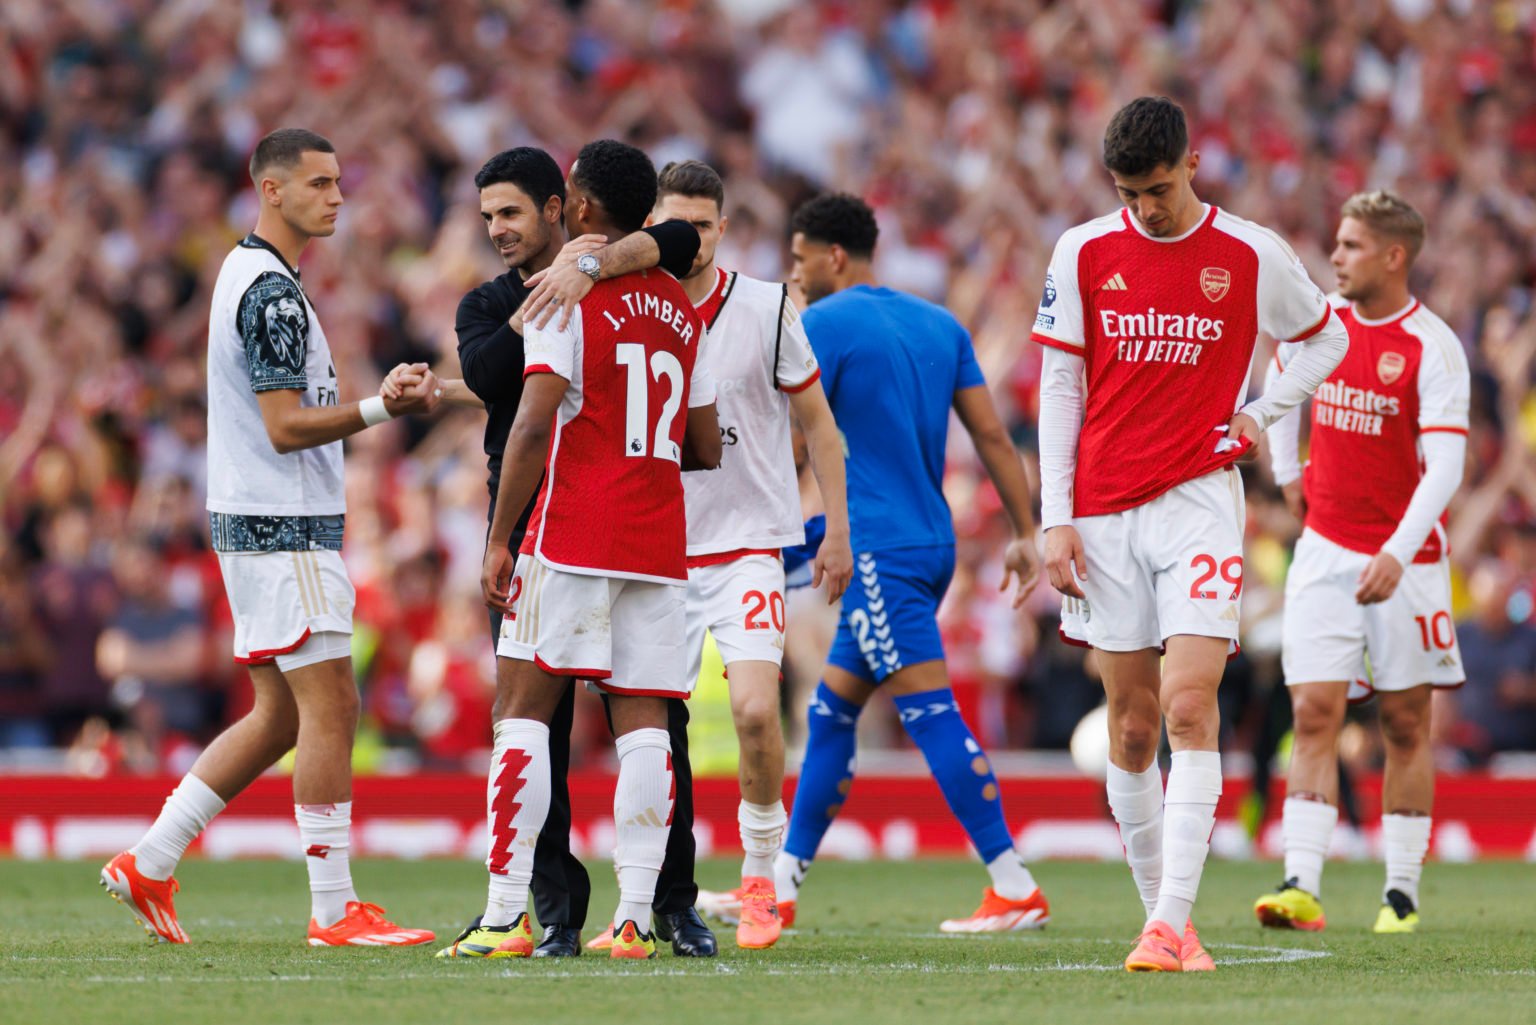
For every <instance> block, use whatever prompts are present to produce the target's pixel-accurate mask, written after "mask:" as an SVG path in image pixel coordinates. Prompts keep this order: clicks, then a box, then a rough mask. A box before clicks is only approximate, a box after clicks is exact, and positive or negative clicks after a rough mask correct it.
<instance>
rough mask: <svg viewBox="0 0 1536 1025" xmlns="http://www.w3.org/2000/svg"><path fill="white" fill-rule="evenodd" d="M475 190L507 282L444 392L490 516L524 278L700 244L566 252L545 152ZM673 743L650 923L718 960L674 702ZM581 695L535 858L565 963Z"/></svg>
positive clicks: (481, 294) (495, 164) (490, 301)
mask: <svg viewBox="0 0 1536 1025" xmlns="http://www.w3.org/2000/svg"><path fill="white" fill-rule="evenodd" d="M475 187H476V188H477V189H479V190H480V216H481V217H482V218H484V220H485V224H486V230H487V232H488V233H489V235H490V238H491V242H492V244H493V245H495V246H496V251H497V253H498V254H499V255H500V256H501V260H502V263H503V264H505V265H506V267H507V272H506V273H505V274H502V275H501V276H499V277H496V278H492V279H491V280H490V281H487V282H486V283H485V284H483V285H480V286H479V287H477V288H475V289H472V290H471V291H470V292H469V293H468V294H467V295H465V296H464V298H463V299H462V300H461V301H460V302H459V311H458V316H457V318H456V320H455V323H454V330H455V331H456V333H457V334H458V342H459V365H460V367H461V368H462V370H463V374H464V377H463V378H462V379H461V380H453V379H444V380H442V381H441V386H442V389H443V396H442V398H443V401H445V402H449V403H452V404H454V405H462V406H475V407H480V406H483V407H484V408H485V411H486V425H485V454H486V459H487V465H488V468H489V470H490V480H489V488H490V494H491V511H492V512H494V510H495V506H496V492H497V487H498V485H499V484H500V480H501V458H502V453H503V451H504V450H505V448H506V444H507V434H508V431H509V430H510V429H511V427H512V421H513V418H514V417H515V416H516V414H517V404H518V400H519V399H521V398H522V394H523V338H522V317H521V315H520V313H519V311H520V309H521V307H522V306H523V303H524V301H525V300H526V299H527V298H528V295H529V293H530V291H531V289H530V288H529V286H528V284H527V280H528V278H530V277H532V276H533V275H534V274H536V273H538V272H539V271H542V270H545V269H546V268H549V267H551V266H552V265H554V263H555V261H556V259H557V257H558V258H559V259H560V260H561V262H562V263H565V262H574V263H575V265H576V266H577V267H579V268H580V269H581V270H582V271H583V272H585V273H586V274H587V275H588V276H589V277H590V278H591V279H592V280H594V281H596V280H600V279H603V278H612V277H617V276H619V275H621V274H628V273H630V272H632V271H637V270H642V269H644V268H647V267H655V266H660V267H661V268H662V269H664V270H667V271H670V272H671V273H673V274H675V275H678V276H681V275H683V274H685V273H687V271H688V270H689V268H690V267H691V266H692V265H693V258H694V255H695V254H696V253H697V252H698V248H699V233H698V232H697V231H696V230H694V228H693V226H692V225H690V224H687V223H686V222H683V221H673V222H669V223H665V224H658V225H655V226H654V227H650V228H646V229H644V230H642V231H638V232H635V233H634V234H632V235H629V236H627V237H625V238H623V239H621V240H620V241H618V242H616V243H614V244H613V245H611V246H610V245H606V244H605V240H604V239H603V238H602V236H597V235H584V236H582V237H581V238H579V239H576V240H574V241H573V242H571V243H569V244H567V243H566V242H565V233H564V230H563V227H562V225H563V223H564V222H563V214H564V206H565V175H564V174H563V173H561V171H560V167H559V165H558V164H556V163H555V161H554V158H552V157H551V156H550V155H549V154H548V153H546V152H544V151H543V150H541V149H535V148H533V147H530V146H520V147H517V148H516V149H509V150H506V151H504V152H501V153H498V154H496V155H495V156H494V157H492V158H491V159H490V160H488V161H486V163H485V166H484V167H482V168H481V169H480V171H479V173H478V174H476V175H475ZM407 373H408V369H407V368H406V367H404V365H402V366H401V367H397V368H396V369H395V370H394V371H391V373H390V378H389V379H388V380H387V381H386V382H385V385H384V387H383V388H381V389H380V390H381V392H385V391H386V390H387V389H389V388H391V387H396V386H398V385H400V384H408V383H409V382H410V380H411V379H410V378H409V377H401V376H400V375H402V374H407ZM532 508H533V507H532V505H531V504H530V505H529V507H528V508H526V509H524V510H523V511H522V515H521V516H520V517H519V518H518V521H517V527H516V529H515V530H514V531H513V534H512V538H511V541H510V543H509V545H508V547H509V548H511V550H512V551H513V552H514V553H515V552H516V551H517V549H518V548H519V547H520V546H521V545H522V542H523V535H524V533H525V532H526V530H527V527H528V517H529V514H530V513H531V512H532ZM490 627H491V643H492V645H495V643H496V639H497V638H498V637H499V636H500V634H501V614H500V613H499V612H497V611H495V610H491V611H490ZM667 706H668V716H667V720H668V721H667V732H668V733H669V734H670V736H671V741H672V767H673V773H674V775H675V777H676V780H677V797H676V806H675V808H674V810H673V818H672V830H671V832H670V833H669V834H668V838H667V854H666V861H665V863H664V864H663V865H662V869H661V877H660V879H659V880H658V881H657V884H656V901H655V904H654V912H655V917H656V927H657V931H658V934H659V935H660V936H661V937H662V938H663V939H666V938H670V939H671V940H672V949H673V952H674V953H676V954H678V955H680V956H686V957H712V956H714V954H715V952H716V944H715V936H714V934H713V933H712V932H710V930H709V927H708V926H706V925H705V924H704V921H703V919H701V918H700V917H699V914H698V912H697V911H695V910H694V906H693V905H694V901H695V900H696V899H697V898H698V892H699V889H698V884H697V883H695V882H694V878H693V867H694V842H693V776H692V771H691V768H690V766H689V763H688V730H687V726H688V705H687V703H686V702H685V701H682V700H680V699H674V700H671V701H668V702H667ZM574 707H575V685H574V684H570V685H567V687H566V691H565V696H564V697H563V698H562V699H561V701H560V706H559V708H558V709H557V710H556V712H555V718H554V721H553V722H551V723H550V737H549V744H550V777H551V787H552V789H551V795H550V805H549V817H548V818H547V819H546V820H545V823H544V829H543V832H541V833H540V834H539V839H538V845H537V847H536V848H535V852H534V868H533V901H534V914H535V915H536V916H537V917H538V920H539V924H540V925H542V926H543V927H544V938H543V941H542V942H541V943H540V944H539V946H538V949H537V950H535V951H534V956H535V957H570V956H575V955H577V954H579V953H580V952H581V941H580V931H581V928H582V926H583V925H584V924H585V922H586V915H587V903H588V900H589V898H590V897H591V893H592V884H591V880H590V879H589V878H588V877H587V870H586V868H585V867H584V866H583V865H582V864H581V862H580V861H579V860H578V859H577V858H576V857H575V856H574V855H573V854H571V798H570V790H569V787H568V786H567V782H566V776H567V773H568V772H569V769H570V759H571V723H572V716H573V713H574Z"/></svg>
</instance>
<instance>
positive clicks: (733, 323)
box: [683, 271, 821, 561]
mask: <svg viewBox="0 0 1536 1025" xmlns="http://www.w3.org/2000/svg"><path fill="white" fill-rule="evenodd" d="M698 309H699V314H700V316H702V317H703V318H704V325H705V330H706V331H707V332H708V339H709V340H708V344H706V345H705V346H704V352H703V355H702V356H701V357H700V358H701V359H702V360H703V361H704V362H705V363H706V364H707V365H708V367H709V373H710V376H711V377H712V378H713V379H714V382H715V391H716V393H717V394H718V396H719V406H718V410H719V414H720V440H721V442H722V446H723V449H724V455H723V456H722V457H721V460H720V468H719V469H718V470H711V471H709V472H708V473H688V474H684V475H683V491H684V493H685V494H686V495H687V497H688V555H689V557H690V558H695V557H704V556H711V555H722V554H726V553H732V552H739V551H744V550H746V551H767V550H773V551H777V550H778V549H780V548H783V547H784V546H785V545H798V544H803V543H804V542H805V525H804V522H803V519H802V516H801V512H800V485H799V479H798V477H797V476H796V474H795V453H794V449H793V446H792V443H791V441H790V433H789V394H790V393H792V392H799V391H804V390H805V389H807V388H809V387H811V386H812V385H814V384H815V383H816V382H817V380H818V379H820V377H821V368H820V367H819V366H818V365H817V363H816V355H815V353H813V352H812V351H811V342H810V339H809V338H807V337H806V334H805V327H804V326H803V325H802V324H801V323H800V313H799V311H798V310H796V309H795V304H794V303H792V302H790V300H789V297H788V295H787V294H786V293H785V290H784V286H783V285H781V284H778V283H777V282H769V281H759V280H758V279H757V278H750V277H747V276H746V275H745V274H727V273H725V272H724V271H719V272H718V277H717V279H716V283H715V288H714V290H713V291H712V292H710V294H709V296H708V297H707V298H706V299H705V300H704V301H703V302H702V303H700V304H699V307H698ZM717 561H718V560H717Z"/></svg>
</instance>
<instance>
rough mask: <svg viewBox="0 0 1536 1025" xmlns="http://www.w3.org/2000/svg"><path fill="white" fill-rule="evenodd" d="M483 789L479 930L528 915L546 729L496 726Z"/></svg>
mask: <svg viewBox="0 0 1536 1025" xmlns="http://www.w3.org/2000/svg"><path fill="white" fill-rule="evenodd" d="M495 733H496V746H495V747H494V748H493V750H492V752H491V772H490V776H489V778H488V779H487V781H486V785H485V808H486V824H487V826H488V827H489V829H490V844H489V849H488V851H487V853H486V857H485V867H486V868H487V869H488V870H489V871H490V874H491V882H490V893H489V896H488V897H487V899H486V903H485V914H484V915H482V916H481V918H480V924H481V925H490V926H501V925H511V924H512V923H513V922H515V921H517V916H518V915H521V914H522V913H523V912H524V911H527V910H528V884H529V883H530V882H531V881H532V880H533V848H534V845H535V844H536V843H538V841H539V831H540V830H542V829H543V828H544V820H545V819H546V818H548V817H549V727H548V726H546V725H544V724H543V723H541V722H539V721H537V720H535V719H502V720H500V721H498V722H497V723H496V728H495Z"/></svg>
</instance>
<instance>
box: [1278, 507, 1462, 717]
mask: <svg viewBox="0 0 1536 1025" xmlns="http://www.w3.org/2000/svg"><path fill="white" fill-rule="evenodd" d="M1370 561H1371V556H1369V555H1366V554H1364V553H1362V552H1355V551H1351V550H1349V549H1348V548H1345V547H1343V546H1342V545H1338V544H1335V543H1334V542H1332V541H1330V540H1328V539H1327V538H1326V537H1323V536H1322V535H1321V534H1318V533H1317V532H1316V531H1313V530H1304V531H1302V534H1301V538H1300V540H1298V541H1297V542H1296V555H1295V558H1294V559H1293V560H1292V562H1291V570H1290V574H1289V575H1288V576H1287V577H1286V579H1285V612H1284V617H1285V618H1284V627H1283V630H1282V634H1281V648H1280V657H1281V664H1282V666H1283V668H1284V671H1285V682H1286V683H1287V684H1288V685H1295V684H1298V683H1325V682H1331V681H1337V680H1346V681H1349V682H1350V684H1351V689H1350V700H1352V701H1358V700H1365V699H1367V698H1369V697H1370V695H1371V693H1373V692H1374V691H1378V690H1385V691H1398V690H1408V689H1409V688H1412V687H1417V686H1419V685H1420V684H1424V683H1432V684H1434V685H1435V686H1437V687H1459V686H1461V684H1462V683H1463V682H1465V680H1466V674H1465V672H1464V670H1463V669H1462V664H1461V649H1460V648H1459V647H1458V645H1457V642H1456V624H1455V622H1454V621H1453V620H1452V619H1451V570H1450V563H1449V562H1447V561H1446V560H1444V559H1442V560H1440V561H1439V562H1430V563H1411V564H1409V565H1407V566H1405V567H1403V576H1402V579H1401V580H1400V581H1399V582H1398V585H1397V590H1396V591H1394V592H1392V597H1390V598H1388V599H1387V600H1386V601H1384V602H1378V603H1377V604H1375V605H1361V604H1359V603H1357V602H1356V601H1355V589H1356V588H1357V587H1358V586H1359V584H1360V574H1361V573H1362V572H1363V571H1364V570H1365V567H1366V565H1367V564H1368V563H1369V562H1370ZM1367 657H1369V673H1367Z"/></svg>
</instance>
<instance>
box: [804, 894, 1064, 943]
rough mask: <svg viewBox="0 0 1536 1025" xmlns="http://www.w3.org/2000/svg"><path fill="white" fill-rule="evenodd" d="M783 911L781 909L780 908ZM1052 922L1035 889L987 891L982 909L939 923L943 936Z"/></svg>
mask: <svg viewBox="0 0 1536 1025" xmlns="http://www.w3.org/2000/svg"><path fill="white" fill-rule="evenodd" d="M781 907H782V905H781ZM1050 920H1051V905H1050V904H1049V903H1048V902H1047V901H1046V899H1045V894H1043V893H1041V892H1040V888H1039V887H1038V886H1037V887H1035V892H1034V893H1031V894H1030V895H1029V896H1028V897H1025V898H1024V899H1023V900H1009V899H1008V898H1007V897H999V896H998V895H997V891H996V890H994V889H992V887H990V886H989V887H987V888H986V889H985V890H983V891H981V906H980V907H978V908H977V909H976V910H975V911H972V912H971V913H970V915H969V917H966V918H951V919H948V920H946V921H943V922H940V923H939V931H940V932H1018V931H1021V930H1024V929H1040V928H1043V927H1044V926H1045V923H1047V922H1049V921H1050Z"/></svg>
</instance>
